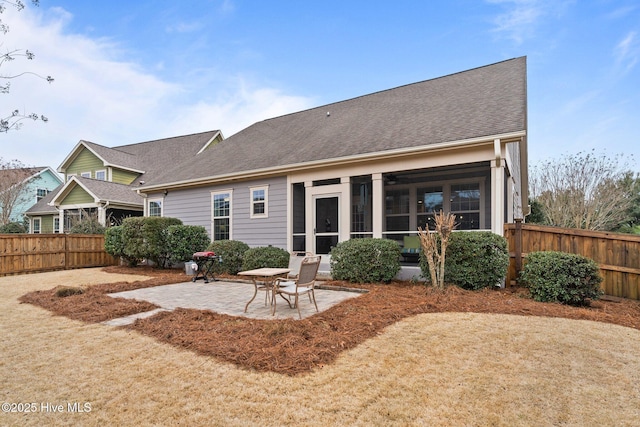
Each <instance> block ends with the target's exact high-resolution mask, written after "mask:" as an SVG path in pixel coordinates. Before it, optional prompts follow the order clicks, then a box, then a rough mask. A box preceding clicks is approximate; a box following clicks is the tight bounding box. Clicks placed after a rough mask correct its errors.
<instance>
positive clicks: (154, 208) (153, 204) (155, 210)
mask: <svg viewBox="0 0 640 427" xmlns="http://www.w3.org/2000/svg"><path fill="white" fill-rule="evenodd" d="M148 212H149V216H162V199H153V200H149V211H148Z"/></svg>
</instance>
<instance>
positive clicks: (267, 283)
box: [238, 267, 291, 316]
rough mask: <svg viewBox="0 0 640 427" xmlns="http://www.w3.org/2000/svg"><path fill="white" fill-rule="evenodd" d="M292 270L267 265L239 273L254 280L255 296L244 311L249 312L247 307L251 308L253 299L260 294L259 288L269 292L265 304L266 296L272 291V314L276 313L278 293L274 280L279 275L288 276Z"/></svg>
mask: <svg viewBox="0 0 640 427" xmlns="http://www.w3.org/2000/svg"><path fill="white" fill-rule="evenodd" d="M290 271H291V269H289V268H269V267H266V268H256V269H254V270H246V271H241V272H239V273H238V275H239V276H249V277H250V278H251V280H252V281H253V286H254V291H253V297H251V299H250V300H249V302H248V303H247V305H246V306H245V307H244V312H245V313H246V312H247V309H248V308H249V304H251V303H252V302H253V300H254V299H255V298H256V295H258V290H261V291H265V292H266V293H267V295H265V304H266V298H267V296H268V294H269V293H271V315H272V316H273V315H275V313H276V304H275V303H276V298H275V297H276V293H275V287H274V282H275V281H276V279H277V278H278V277H283V276H286V274H287V273H289V272H290ZM258 283H260V284H258Z"/></svg>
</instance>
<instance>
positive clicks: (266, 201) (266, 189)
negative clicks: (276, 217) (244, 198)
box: [249, 185, 269, 219]
mask: <svg viewBox="0 0 640 427" xmlns="http://www.w3.org/2000/svg"><path fill="white" fill-rule="evenodd" d="M260 190H262V191H264V200H263V201H261V202H256V201H254V200H253V192H254V191H260ZM256 203H264V213H260V214H256V213H254V209H253V207H254V205H255V204H256ZM249 217H250V218H251V219H256V218H268V217H269V186H268V185H259V186H256V187H249Z"/></svg>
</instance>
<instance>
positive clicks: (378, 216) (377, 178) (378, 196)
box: [371, 173, 384, 238]
mask: <svg viewBox="0 0 640 427" xmlns="http://www.w3.org/2000/svg"><path fill="white" fill-rule="evenodd" d="M371 181H372V186H373V190H372V194H371V202H372V210H373V212H372V222H373V224H372V227H373V237H376V238H381V237H382V230H383V226H382V224H383V220H384V181H383V180H382V174H381V173H374V174H371Z"/></svg>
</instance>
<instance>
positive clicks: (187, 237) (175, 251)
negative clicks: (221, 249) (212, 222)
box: [167, 225, 211, 264]
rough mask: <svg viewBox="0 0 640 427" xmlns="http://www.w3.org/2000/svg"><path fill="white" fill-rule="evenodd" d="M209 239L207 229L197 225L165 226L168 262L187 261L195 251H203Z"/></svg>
mask: <svg viewBox="0 0 640 427" xmlns="http://www.w3.org/2000/svg"><path fill="white" fill-rule="evenodd" d="M210 242H211V240H210V239H209V235H208V234H207V230H206V229H205V228H204V227H202V226H199V225H170V226H169V227H167V244H168V249H169V262H171V263H172V264H176V263H179V262H183V261H188V260H190V259H191V258H192V256H193V254H194V253H195V252H200V251H204V250H205V249H206V247H207V246H208V245H209V243H210Z"/></svg>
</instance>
